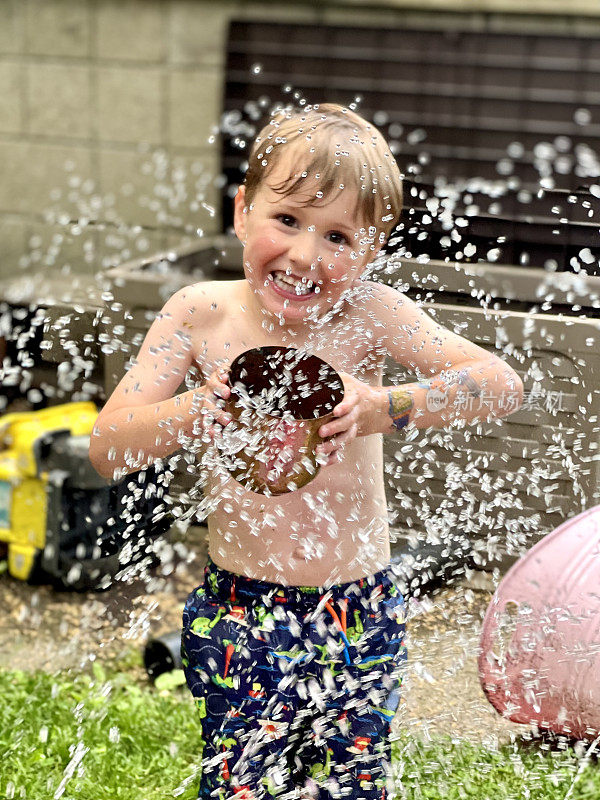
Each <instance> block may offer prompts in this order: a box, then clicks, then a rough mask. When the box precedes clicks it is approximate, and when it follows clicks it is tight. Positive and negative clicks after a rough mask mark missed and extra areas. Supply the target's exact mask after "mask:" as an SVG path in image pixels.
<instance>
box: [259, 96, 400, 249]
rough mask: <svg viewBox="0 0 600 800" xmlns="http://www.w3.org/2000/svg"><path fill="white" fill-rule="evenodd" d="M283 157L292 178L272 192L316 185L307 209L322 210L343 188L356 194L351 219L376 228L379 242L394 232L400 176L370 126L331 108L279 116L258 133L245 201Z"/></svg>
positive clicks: (344, 110)
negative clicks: (289, 168) (354, 216)
mask: <svg viewBox="0 0 600 800" xmlns="http://www.w3.org/2000/svg"><path fill="white" fill-rule="evenodd" d="M284 154H285V155H290V156H292V159H291V163H292V164H294V165H296V166H295V167H291V169H292V170H294V169H297V170H298V171H297V172H296V171H292V172H291V173H290V175H289V176H288V177H287V178H286V179H284V180H282V181H281V182H280V183H279V184H278V185H276V186H273V185H271V188H272V189H273V190H274V191H276V192H279V193H281V194H282V195H283V196H287V195H290V194H292V193H294V192H301V191H302V190H304V189H308V188H309V187H313V186H317V185H318V189H319V190H320V192H322V195H321V194H318V195H316V194H315V192H313V193H312V195H310V196H309V197H308V199H307V201H306V205H309V204H310V205H325V204H326V203H328V202H330V201H331V200H334V199H335V197H336V196H337V195H338V194H339V193H340V192H341V191H342V190H343V189H344V188H346V187H351V188H353V189H355V190H356V192H357V203H356V207H355V209H354V213H355V215H356V216H357V217H358V218H359V219H360V220H361V222H362V223H363V224H364V225H365V227H366V228H369V227H371V228H373V227H374V228H375V229H376V232H377V234H378V238H379V240H380V243H381V244H383V242H384V241H385V239H387V237H388V236H389V234H390V233H391V231H392V230H393V229H394V227H395V225H396V224H397V222H398V219H399V217H400V212H401V210H402V177H401V175H400V171H399V169H398V165H397V164H396V160H395V159H394V156H393V155H392V153H391V151H390V149H389V147H388V145H387V142H386V141H385V139H384V138H383V136H382V135H381V133H380V132H379V131H378V130H377V128H376V127H375V126H374V125H372V124H371V123H369V122H367V121H366V120H364V119H363V118H362V117H361V116H359V115H358V114H356V113H355V112H354V111H351V110H350V109H348V108H344V107H343V106H340V105H336V104H333V103H321V104H319V105H313V106H306V107H305V108H303V109H300V110H298V109H293V108H290V107H288V108H287V109H284V110H280V111H277V112H276V113H275V114H274V115H273V116H272V117H271V120H270V121H269V123H268V124H267V125H265V127H264V128H263V129H262V130H261V131H260V133H259V134H258V136H257V137H256V139H255V141H254V145H253V147H252V150H251V152H250V157H249V159H248V169H247V171H246V178H245V181H244V185H245V187H246V189H245V192H246V194H245V201H246V205H247V206H250V205H251V204H252V201H253V199H254V196H255V194H256V192H257V190H258V188H259V186H260V184H261V183H262V181H264V180H265V179H266V178H267V177H268V176H269V174H270V173H271V171H272V170H273V168H274V167H275V166H276V165H277V164H279V163H280V162H281V161H282V157H283V156H284Z"/></svg>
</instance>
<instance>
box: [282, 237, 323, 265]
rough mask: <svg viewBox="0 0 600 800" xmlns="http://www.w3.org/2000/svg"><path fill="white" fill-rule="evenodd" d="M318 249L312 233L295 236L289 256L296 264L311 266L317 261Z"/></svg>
mask: <svg viewBox="0 0 600 800" xmlns="http://www.w3.org/2000/svg"><path fill="white" fill-rule="evenodd" d="M317 257H318V250H317V246H316V242H315V240H314V237H312V236H311V235H310V234H305V235H300V236H294V240H293V242H292V244H291V245H290V247H289V249H288V258H289V259H290V261H292V262H293V263H294V264H298V265H301V266H303V267H311V266H313V264H316V263H317Z"/></svg>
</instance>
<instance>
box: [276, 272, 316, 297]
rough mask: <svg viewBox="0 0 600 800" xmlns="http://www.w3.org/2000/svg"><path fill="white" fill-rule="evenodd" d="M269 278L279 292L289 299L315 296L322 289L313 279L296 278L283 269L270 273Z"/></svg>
mask: <svg viewBox="0 0 600 800" xmlns="http://www.w3.org/2000/svg"><path fill="white" fill-rule="evenodd" d="M269 280H270V282H271V284H272V286H273V289H274V291H275V292H277V294H280V295H281V296H282V297H286V298H287V299H288V300H306V299H307V298H310V297H315V296H316V295H317V294H319V292H320V291H321V289H320V288H319V286H317V285H316V284H314V283H313V282H312V281H310V280H307V279H302V280H301V279H299V278H295V277H293V276H291V275H287V274H286V273H285V272H283V271H281V270H275V271H274V272H271V273H270V275H269Z"/></svg>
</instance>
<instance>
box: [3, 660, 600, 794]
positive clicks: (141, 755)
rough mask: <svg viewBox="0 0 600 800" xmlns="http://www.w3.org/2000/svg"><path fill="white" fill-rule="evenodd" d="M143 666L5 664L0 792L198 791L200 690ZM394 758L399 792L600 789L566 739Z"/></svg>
mask: <svg viewBox="0 0 600 800" xmlns="http://www.w3.org/2000/svg"><path fill="white" fill-rule="evenodd" d="M136 666H137V670H136ZM125 667H126V669H125ZM136 671H137V673H138V676H137V678H136V677H135V676H132V673H136ZM139 673H140V670H139V666H138V665H135V664H133V663H131V662H130V663H129V664H123V663H122V664H120V665H118V666H117V667H116V668H113V669H111V670H110V672H109V673H108V674H107V673H105V672H104V670H103V668H101V667H100V666H95V667H94V673H93V675H88V676H83V675H80V676H78V677H71V676H69V675H66V674H56V675H48V674H46V673H42V672H35V673H24V672H2V671H0V701H1V702H0V765H1V767H0V798H2V800H4V798H15V799H18V800H20V798H27V799H28V800H41V799H42V798H54V797H60V798H62V800H159V798H160V800H165V798H169V797H179V798H181V800H191V798H195V797H196V791H197V783H198V776H197V775H196V770H197V765H198V736H199V727H198V724H197V720H196V712H195V708H194V705H193V702H192V699H191V697H190V696H189V693H188V691H187V689H186V688H185V687H172V688H171V689H163V690H157V689H156V688H153V687H150V686H145V685H144V682H143V679H142V680H140V675H139ZM394 755H395V760H396V768H397V770H398V773H399V775H400V781H401V782H400V784H399V788H398V798H399V800H400V798H407V799H408V798H410V800H416V799H418V798H427V800H438V798H448V800H455V799H456V800H459V799H460V798H478V800H488V799H489V800H509V799H510V800H513V798H514V800H517V799H518V800H521V799H522V798H523V799H524V800H525V799H526V800H537V799H538V798H539V800H542V798H543V800H558V799H559V798H560V800H564V799H565V798H566V797H568V798H569V800H588V799H589V800H592V798H594V800H596V798H599V797H600V766H598V765H597V764H595V763H591V764H590V763H587V762H586V761H585V760H582V759H581V753H576V752H575V751H574V750H573V749H572V748H570V747H566V746H565V749H563V750H557V749H554V750H551V749H549V748H548V746H547V745H541V746H540V744H539V743H538V744H535V745H531V744H529V746H527V743H520V744H519V743H518V742H515V743H514V744H512V745H507V746H505V747H502V748H500V749H499V750H498V751H490V750H488V749H485V748H483V747H477V746H474V745H471V744H468V743H465V742H453V741H452V740H450V739H449V738H444V739H436V740H433V741H431V742H429V741H428V742H423V741H420V740H418V739H415V738H412V737H409V736H407V735H406V734H404V735H402V736H401V738H400V739H398V740H397V741H396V742H394ZM575 779H576V782H575V785H574V786H573V788H572V792H571V794H569V788H570V787H571V784H572V783H573V781H574V780H575ZM61 788H62V790H63V791H62V793H61V794H59V792H60V789H61Z"/></svg>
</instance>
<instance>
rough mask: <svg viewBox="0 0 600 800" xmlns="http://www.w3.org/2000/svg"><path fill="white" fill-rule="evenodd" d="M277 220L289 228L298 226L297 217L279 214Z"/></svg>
mask: <svg viewBox="0 0 600 800" xmlns="http://www.w3.org/2000/svg"><path fill="white" fill-rule="evenodd" d="M275 219H277V220H279V222H281V223H282V224H283V225H287V226H288V227H289V228H292V227H293V226H294V225H295V224H296V217H292V215H291V214H278V215H277V216H276V217H275Z"/></svg>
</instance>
